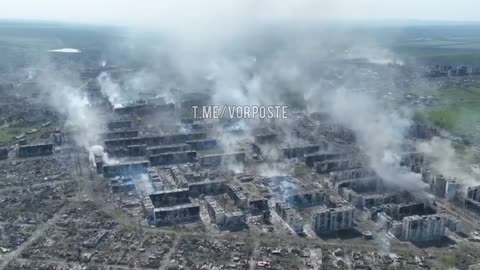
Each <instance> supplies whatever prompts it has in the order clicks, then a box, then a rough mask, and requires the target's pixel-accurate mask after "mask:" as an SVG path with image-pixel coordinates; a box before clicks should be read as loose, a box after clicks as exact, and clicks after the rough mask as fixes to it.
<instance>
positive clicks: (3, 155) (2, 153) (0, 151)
mask: <svg viewBox="0 0 480 270" xmlns="http://www.w3.org/2000/svg"><path fill="white" fill-rule="evenodd" d="M7 158H8V149H7V148H0V160H4V159H7Z"/></svg>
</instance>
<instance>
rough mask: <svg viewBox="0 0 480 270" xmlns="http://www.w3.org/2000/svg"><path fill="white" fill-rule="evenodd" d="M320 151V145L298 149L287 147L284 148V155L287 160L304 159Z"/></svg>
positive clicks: (298, 147) (299, 147)
mask: <svg viewBox="0 0 480 270" xmlns="http://www.w3.org/2000/svg"><path fill="white" fill-rule="evenodd" d="M319 150H320V146H319V145H307V146H297V147H286V148H283V149H282V151H283V155H284V156H285V157H286V158H303V157H304V156H305V155H307V154H313V153H315V152H318V151H319Z"/></svg>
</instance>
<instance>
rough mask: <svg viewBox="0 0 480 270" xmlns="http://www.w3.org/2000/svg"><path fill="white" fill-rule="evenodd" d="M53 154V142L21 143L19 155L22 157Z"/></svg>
mask: <svg viewBox="0 0 480 270" xmlns="http://www.w3.org/2000/svg"><path fill="white" fill-rule="evenodd" d="M51 154H53V144H51V143H47V144H32V145H21V146H20V147H19V148H18V156H19V157H21V158H25V157H37V156H48V155H51Z"/></svg>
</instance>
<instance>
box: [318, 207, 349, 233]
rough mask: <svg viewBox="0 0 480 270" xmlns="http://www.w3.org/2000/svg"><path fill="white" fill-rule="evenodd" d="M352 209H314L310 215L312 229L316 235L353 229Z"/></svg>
mask: <svg viewBox="0 0 480 270" xmlns="http://www.w3.org/2000/svg"><path fill="white" fill-rule="evenodd" d="M354 209H355V208H354V207H352V206H341V207H338V208H320V209H316V210H314V212H313V215H312V229H313V230H314V231H315V233H317V234H318V235H322V234H327V233H331V232H338V231H343V230H348V229H351V228H353V219H354Z"/></svg>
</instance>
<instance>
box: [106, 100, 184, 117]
mask: <svg viewBox="0 0 480 270" xmlns="http://www.w3.org/2000/svg"><path fill="white" fill-rule="evenodd" d="M113 111H114V112H115V113H116V114H119V115H123V114H132V113H135V114H138V115H146V114H152V113H156V112H161V113H173V112H174V111H175V105H174V104H173V103H168V104H150V103H147V102H141V101H137V102H134V103H130V104H125V105H124V106H122V107H117V108H114V109H113Z"/></svg>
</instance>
